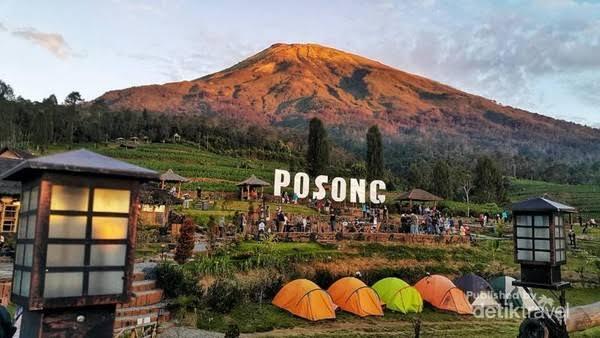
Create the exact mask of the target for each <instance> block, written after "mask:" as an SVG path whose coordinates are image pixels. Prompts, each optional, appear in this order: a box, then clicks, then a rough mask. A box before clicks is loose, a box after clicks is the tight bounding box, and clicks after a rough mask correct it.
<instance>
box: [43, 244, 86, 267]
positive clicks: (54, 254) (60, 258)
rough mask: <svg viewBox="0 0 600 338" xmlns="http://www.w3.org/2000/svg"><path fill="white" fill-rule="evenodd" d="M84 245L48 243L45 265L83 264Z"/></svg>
mask: <svg viewBox="0 0 600 338" xmlns="http://www.w3.org/2000/svg"><path fill="white" fill-rule="evenodd" d="M84 253H85V245H83V244H81V245H79V244H48V254H47V256H46V266H50V267H56V266H83V258H84Z"/></svg>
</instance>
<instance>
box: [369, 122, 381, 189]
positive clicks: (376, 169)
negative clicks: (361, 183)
mask: <svg viewBox="0 0 600 338" xmlns="http://www.w3.org/2000/svg"><path fill="white" fill-rule="evenodd" d="M367 178H368V179H369V180H370V181H371V180H377V179H382V178H383V145H382V142H381V133H380V132H379V128H378V127H377V126H371V128H369V131H367Z"/></svg>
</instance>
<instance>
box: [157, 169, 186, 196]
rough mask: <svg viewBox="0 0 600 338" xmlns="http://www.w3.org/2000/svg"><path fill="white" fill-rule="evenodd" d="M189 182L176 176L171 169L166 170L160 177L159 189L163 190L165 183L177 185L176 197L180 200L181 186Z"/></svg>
mask: <svg viewBox="0 0 600 338" xmlns="http://www.w3.org/2000/svg"><path fill="white" fill-rule="evenodd" d="M189 181H190V180H189V179H187V178H185V177H183V176H181V175H177V174H176V173H175V172H174V171H173V169H169V170H167V171H166V172H165V173H163V174H162V175H160V187H161V189H165V187H166V185H167V183H172V184H176V185H177V197H178V198H181V184H182V183H185V182H189Z"/></svg>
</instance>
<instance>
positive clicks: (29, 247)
mask: <svg viewBox="0 0 600 338" xmlns="http://www.w3.org/2000/svg"><path fill="white" fill-rule="evenodd" d="M32 263H33V244H25V253H24V254H23V265H24V266H31V265H32Z"/></svg>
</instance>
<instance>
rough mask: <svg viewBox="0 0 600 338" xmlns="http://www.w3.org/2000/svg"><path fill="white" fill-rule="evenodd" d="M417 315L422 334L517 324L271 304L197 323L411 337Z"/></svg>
mask: <svg viewBox="0 0 600 338" xmlns="http://www.w3.org/2000/svg"><path fill="white" fill-rule="evenodd" d="M417 318H421V319H422V324H421V333H422V335H423V336H425V337H430V336H436V337H452V336H458V335H463V336H469V337H472V336H478V335H483V334H484V333H486V332H487V333H488V334H487V336H488V337H505V336H507V335H514V333H515V332H517V329H518V325H519V320H518V319H512V320H509V319H498V320H495V319H492V320H490V319H485V320H484V319H478V318H474V317H472V316H460V315H457V314H453V313H449V312H442V311H438V310H434V309H431V308H429V307H426V308H425V309H424V311H423V312H422V313H421V314H408V315H405V314H401V313H398V312H391V311H386V313H385V316H383V317H366V318H359V317H356V316H354V315H352V314H349V313H346V312H343V311H339V312H338V313H337V318H336V319H335V321H333V320H326V321H319V322H309V321H306V320H303V319H300V318H298V317H295V316H293V315H291V314H289V313H288V312H286V311H283V310H281V309H279V308H276V307H275V306H273V305H271V304H262V305H261V304H244V305H240V306H238V307H236V308H235V309H233V311H231V312H230V313H229V314H226V315H223V314H218V313H213V312H209V311H204V312H201V313H200V315H199V316H198V318H197V321H196V323H197V327H198V328H202V329H207V330H212V331H218V332H225V331H226V330H227V328H228V327H229V325H231V324H236V325H237V326H238V328H239V329H240V332H241V333H246V334H252V333H262V334H261V335H260V336H261V337H269V334H268V333H266V332H270V331H273V330H277V331H275V332H277V335H274V334H273V336H277V337H281V336H290V337H291V336H293V337H362V336H380V335H386V336H387V335H390V334H394V335H395V336H412V334H413V333H414V328H413V324H412V322H413V321H414V320H415V319H417ZM490 332H492V333H491V334H490ZM265 333H266V334H265Z"/></svg>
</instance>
